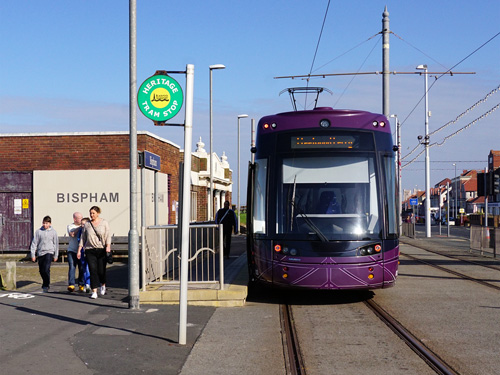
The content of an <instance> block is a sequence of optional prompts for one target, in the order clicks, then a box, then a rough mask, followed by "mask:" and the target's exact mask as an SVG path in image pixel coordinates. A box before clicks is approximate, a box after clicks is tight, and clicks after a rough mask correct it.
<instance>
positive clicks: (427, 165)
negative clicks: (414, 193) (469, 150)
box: [416, 65, 431, 237]
mask: <svg viewBox="0 0 500 375" xmlns="http://www.w3.org/2000/svg"><path fill="white" fill-rule="evenodd" d="M416 69H417V70H423V71H424V73H423V74H424V90H425V138H424V141H423V144H424V146H425V235H426V237H431V194H430V193H431V165H430V159H429V109H428V108H429V103H428V99H427V91H428V88H427V65H418V66H417V67H416ZM420 74H422V73H420Z"/></svg>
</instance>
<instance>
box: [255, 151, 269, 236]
mask: <svg viewBox="0 0 500 375" xmlns="http://www.w3.org/2000/svg"><path fill="white" fill-rule="evenodd" d="M266 189H267V159H258V160H255V187H254V197H253V204H254V207H253V230H254V233H261V234H265V233H266Z"/></svg>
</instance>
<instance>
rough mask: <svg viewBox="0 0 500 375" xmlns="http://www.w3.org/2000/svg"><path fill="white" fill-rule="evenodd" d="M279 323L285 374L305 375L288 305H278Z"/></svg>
mask: <svg viewBox="0 0 500 375" xmlns="http://www.w3.org/2000/svg"><path fill="white" fill-rule="evenodd" d="M280 321H281V332H282V337H283V348H284V355H285V365H286V368H287V374H291V375H305V374H306V370H305V366H304V361H303V358H302V353H301V352H300V346H299V341H298V339H297V333H296V331H295V324H294V321H293V315H292V311H291V308H290V306H289V305H280Z"/></svg>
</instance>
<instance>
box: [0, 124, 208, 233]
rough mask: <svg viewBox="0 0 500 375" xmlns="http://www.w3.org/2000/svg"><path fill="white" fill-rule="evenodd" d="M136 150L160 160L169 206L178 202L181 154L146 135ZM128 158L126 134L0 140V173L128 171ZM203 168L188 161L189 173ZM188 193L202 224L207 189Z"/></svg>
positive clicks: (172, 217)
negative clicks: (194, 196) (195, 202)
mask: <svg viewBox="0 0 500 375" xmlns="http://www.w3.org/2000/svg"><path fill="white" fill-rule="evenodd" d="M137 149H138V151H144V150H147V151H149V152H152V153H154V154H156V155H159V156H160V158H161V170H160V171H161V172H162V173H165V174H167V175H168V179H169V197H168V198H169V202H172V201H173V200H176V201H179V165H180V162H181V161H183V160H184V153H183V152H181V151H180V150H179V148H178V147H176V146H174V145H172V144H170V143H168V142H164V141H162V140H160V139H158V138H155V137H153V136H151V135H149V134H138V135H137ZM129 155H130V143H129V135H128V133H125V134H123V133H116V134H113V133H110V134H102V133H101V134H85V135H79V134H77V133H71V134H70V133H64V134H61V135H50V134H42V135H19V136H17V135H16V136H0V171H16V172H31V171H34V170H74V169H128V168H129V167H130V158H129ZM206 166H207V161H206V159H200V158H198V157H193V158H192V166H191V170H192V171H194V172H199V171H200V170H206ZM191 189H192V191H196V192H197V195H198V220H200V221H203V220H206V218H207V204H208V203H207V189H206V187H191ZM169 211H170V213H169V223H174V222H175V212H173V211H172V210H171V206H170V210H169Z"/></svg>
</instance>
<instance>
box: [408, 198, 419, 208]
mask: <svg viewBox="0 0 500 375" xmlns="http://www.w3.org/2000/svg"><path fill="white" fill-rule="evenodd" d="M417 205H418V198H410V206H417Z"/></svg>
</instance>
